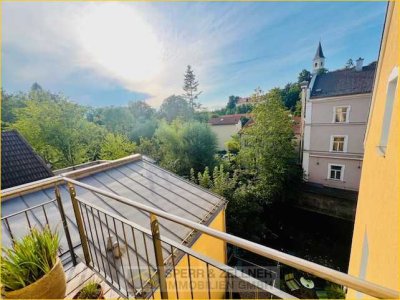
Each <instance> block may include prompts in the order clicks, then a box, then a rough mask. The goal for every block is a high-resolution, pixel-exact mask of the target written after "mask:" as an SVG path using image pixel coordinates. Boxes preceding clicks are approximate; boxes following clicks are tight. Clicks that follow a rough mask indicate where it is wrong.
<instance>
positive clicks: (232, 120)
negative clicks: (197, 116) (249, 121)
mask: <svg viewBox="0 0 400 300" xmlns="http://www.w3.org/2000/svg"><path fill="white" fill-rule="evenodd" d="M242 117H248V114H235V115H225V116H220V117H216V118H211V119H210V120H209V121H208V123H209V124H210V125H213V126H215V125H236V124H238V123H239V121H240V119H241V118H242Z"/></svg>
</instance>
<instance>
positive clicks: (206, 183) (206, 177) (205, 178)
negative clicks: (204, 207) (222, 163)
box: [190, 167, 212, 189]
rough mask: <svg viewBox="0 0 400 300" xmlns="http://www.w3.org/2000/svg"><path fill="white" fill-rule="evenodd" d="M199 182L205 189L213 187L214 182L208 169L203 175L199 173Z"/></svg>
mask: <svg viewBox="0 0 400 300" xmlns="http://www.w3.org/2000/svg"><path fill="white" fill-rule="evenodd" d="M190 170H193V168H192V169H190ZM197 181H198V182H199V185H200V186H202V187H204V188H207V189H208V188H210V187H211V186H212V180H211V177H210V171H209V169H208V167H206V168H205V169H204V172H203V173H201V172H199V173H198V175H197Z"/></svg>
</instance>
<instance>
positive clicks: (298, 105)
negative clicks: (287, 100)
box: [293, 100, 301, 117]
mask: <svg viewBox="0 0 400 300" xmlns="http://www.w3.org/2000/svg"><path fill="white" fill-rule="evenodd" d="M293 115H295V116H297V117H300V116H301V100H299V101H297V102H296V106H295V108H294V112H293Z"/></svg>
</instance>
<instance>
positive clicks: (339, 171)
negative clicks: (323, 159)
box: [328, 164, 344, 181]
mask: <svg viewBox="0 0 400 300" xmlns="http://www.w3.org/2000/svg"><path fill="white" fill-rule="evenodd" d="M343 175H344V165H332V164H329V172H328V179H332V180H341V181H343Z"/></svg>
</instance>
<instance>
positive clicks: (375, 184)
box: [348, 2, 400, 298]
mask: <svg viewBox="0 0 400 300" xmlns="http://www.w3.org/2000/svg"><path fill="white" fill-rule="evenodd" d="M399 10H400V3H399V2H391V3H390V5H389V7H388V12H387V18H386V25H385V33H384V35H383V39H382V46H381V50H380V57H379V63H378V68H377V75H376V81H375V86H374V95H373V100H372V101H373V102H372V104H371V111H370V119H369V122H368V129H367V133H366V140H365V156H364V163H363V170H362V174H361V183H360V192H359V198H358V204H357V213H356V220H355V228H354V234H353V243H352V249H351V258H350V266H349V273H350V274H351V275H355V276H357V277H360V278H362V279H365V280H368V281H371V282H374V283H377V284H379V285H382V286H385V287H388V288H392V289H395V290H399V289H400V286H399V282H400V277H399V270H400V265H399V251H400V249H399V228H400V226H399V225H400V223H399V222H400V221H399V199H400V196H399V193H400V191H399V187H400V186H399V178H400V168H399V163H400V159H399V158H400V157H399V156H400V145H399V143H400V141H399V140H400V102H399V83H398V85H397V90H396V95H395V98H394V99H395V100H394V106H393V112H392V119H391V125H390V131H389V140H388V144H387V149H386V155H385V156H383V155H382V154H379V151H377V146H378V145H379V143H380V137H381V129H382V123H383V122H382V121H383V116H384V110H385V104H386V93H387V84H388V78H389V75H390V74H391V72H392V70H393V68H394V67H396V66H397V67H398V66H399V42H400V40H399V26H400V24H399V17H400V14H399ZM359 295H360V294H357V293H355V292H353V291H350V292H349V293H348V297H349V298H354V297H357V296H359Z"/></svg>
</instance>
